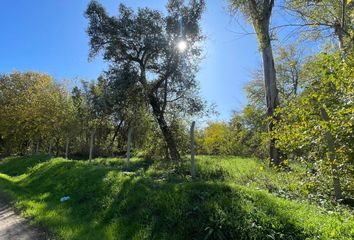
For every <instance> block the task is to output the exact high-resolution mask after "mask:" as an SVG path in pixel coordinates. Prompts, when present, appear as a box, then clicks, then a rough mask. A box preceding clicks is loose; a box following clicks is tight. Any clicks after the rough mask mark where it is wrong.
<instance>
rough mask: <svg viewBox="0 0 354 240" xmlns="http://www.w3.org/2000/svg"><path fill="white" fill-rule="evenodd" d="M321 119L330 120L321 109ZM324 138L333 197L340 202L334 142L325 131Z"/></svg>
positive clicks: (330, 135) (340, 192)
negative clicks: (329, 165)
mask: <svg viewBox="0 0 354 240" xmlns="http://www.w3.org/2000/svg"><path fill="white" fill-rule="evenodd" d="M320 110H321V118H322V120H324V121H326V122H328V121H329V120H330V119H329V117H328V114H327V111H326V110H325V109H324V108H321V109H320ZM325 138H326V141H327V146H328V151H329V160H330V164H331V172H332V178H333V190H334V196H335V198H336V200H340V199H342V198H343V195H342V188H341V184H340V179H339V174H338V165H337V162H336V151H335V148H334V141H333V137H332V134H331V133H330V132H329V131H327V130H326V132H325Z"/></svg>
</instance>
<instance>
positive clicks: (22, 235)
mask: <svg viewBox="0 0 354 240" xmlns="http://www.w3.org/2000/svg"><path fill="white" fill-rule="evenodd" d="M44 239H50V238H48V237H47V236H46V234H45V232H44V231H41V230H40V229H38V228H35V227H32V226H30V225H29V224H28V221H26V219H24V218H22V217H21V216H19V215H18V214H16V213H15V212H14V210H13V208H12V207H11V206H10V205H9V204H8V202H7V201H6V200H5V199H4V198H3V197H1V196H0V240H44Z"/></svg>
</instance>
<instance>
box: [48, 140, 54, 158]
mask: <svg viewBox="0 0 354 240" xmlns="http://www.w3.org/2000/svg"><path fill="white" fill-rule="evenodd" d="M52 148H53V139H52V138H51V139H50V140H49V149H48V154H49V156H52Z"/></svg>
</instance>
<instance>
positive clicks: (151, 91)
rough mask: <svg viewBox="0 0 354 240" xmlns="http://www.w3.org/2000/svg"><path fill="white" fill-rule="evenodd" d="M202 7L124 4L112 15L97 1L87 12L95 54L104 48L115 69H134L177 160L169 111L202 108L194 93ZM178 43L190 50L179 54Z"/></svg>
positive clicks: (197, 1) (176, 1)
mask: <svg viewBox="0 0 354 240" xmlns="http://www.w3.org/2000/svg"><path fill="white" fill-rule="evenodd" d="M203 9H204V1H203V0H192V1H190V3H189V5H188V6H185V5H183V1H181V0H170V1H169V2H168V5H167V13H168V14H167V16H163V14H162V13H160V12H158V11H155V10H151V9H148V8H142V9H139V10H138V11H137V13H134V12H133V10H132V9H129V8H128V7H126V6H125V5H123V4H121V5H120V7H119V15H118V16H117V17H110V16H108V15H107V13H106V11H105V9H104V8H103V7H102V6H101V5H100V4H98V3H97V2H96V1H92V2H91V3H90V4H89V6H88V8H87V10H86V16H87V18H88V19H89V27H88V30H87V32H88V35H89V37H90V46H91V51H90V56H91V57H94V56H95V55H97V54H98V53H99V52H101V51H102V52H103V57H104V59H105V60H107V61H111V62H112V68H113V69H118V70H119V71H123V70H124V69H129V70H130V71H132V72H134V74H131V75H130V77H128V78H126V80H127V81H131V82H132V83H133V84H134V85H136V87H137V88H138V89H139V90H140V92H141V93H142V95H143V96H144V100H145V102H146V103H148V104H149V105H150V107H151V111H152V113H153V115H154V117H155V119H156V121H157V122H158V124H159V127H160V129H161V132H162V134H163V136H164V140H165V141H166V144H167V146H168V150H169V155H170V157H171V159H173V160H178V159H179V158H180V155H179V152H178V149H177V145H176V141H175V139H174V136H173V134H172V131H171V129H170V126H169V124H168V117H167V115H168V112H169V111H171V110H172V109H174V110H176V109H178V110H179V111H180V112H182V113H185V114H194V113H196V112H200V111H201V110H202V109H203V102H202V101H201V100H200V99H199V97H198V96H196V94H195V92H196V88H197V82H196V80H195V73H196V71H197V66H198V60H199V58H200V56H201V48H200V42H201V41H202V39H203V36H202V35H201V31H200V27H199V21H200V18H201V15H202V12H203ZM178 43H183V46H187V48H185V49H182V48H180V49H179V50H184V51H183V52H179V51H178V48H177V47H176V46H177V45H178ZM179 46H181V44H179ZM127 66H128V67H127Z"/></svg>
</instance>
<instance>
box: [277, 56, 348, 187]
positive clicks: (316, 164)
mask: <svg viewBox="0 0 354 240" xmlns="http://www.w3.org/2000/svg"><path fill="white" fill-rule="evenodd" d="M353 63H354V62H353V59H352V58H348V61H347V62H344V61H342V60H341V58H340V56H339V55H327V54H321V55H320V56H318V57H317V58H316V59H315V61H312V62H310V63H308V64H307V66H306V68H307V71H306V72H305V73H306V74H307V75H306V77H307V78H306V79H307V82H306V85H305V86H304V89H303V92H302V93H301V95H300V96H299V97H298V98H297V99H296V100H294V101H290V102H288V103H287V104H286V105H285V106H284V107H282V108H280V109H279V110H278V113H277V115H278V117H279V119H280V122H279V123H278V124H277V126H276V130H275V131H274V133H273V134H274V136H276V137H277V139H278V141H277V144H278V147H280V148H281V149H283V151H285V152H286V153H287V154H288V156H289V158H291V157H296V158H298V159H301V160H303V161H304V162H306V163H307V164H309V165H310V168H313V169H315V172H316V173H317V174H320V175H321V174H331V173H329V171H330V170H329V169H331V168H330V167H331V166H332V165H333V164H336V165H338V166H339V174H340V176H341V177H342V178H343V183H344V186H345V187H344V188H345V190H346V191H347V194H348V191H350V190H351V189H353V182H352V179H353V166H354V165H353V163H354V162H353V151H354V149H353V144H352V143H353V142H354V138H353V136H354V135H353V112H354V103H353V99H354V84H353V83H354V81H353V76H354V68H353V66H354V65H353ZM323 111H326V112H327V113H328V115H329V119H328V120H326V119H323V117H321V112H323ZM326 134H330V135H331V136H333V138H334V145H335V146H334V147H335V155H336V158H335V162H331V161H330V160H329V153H328V151H329V150H328V146H327V143H326ZM323 187H324V188H326V187H327V188H328V186H323Z"/></svg>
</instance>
